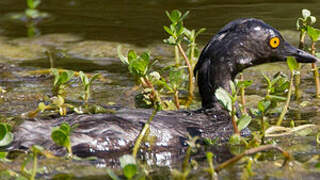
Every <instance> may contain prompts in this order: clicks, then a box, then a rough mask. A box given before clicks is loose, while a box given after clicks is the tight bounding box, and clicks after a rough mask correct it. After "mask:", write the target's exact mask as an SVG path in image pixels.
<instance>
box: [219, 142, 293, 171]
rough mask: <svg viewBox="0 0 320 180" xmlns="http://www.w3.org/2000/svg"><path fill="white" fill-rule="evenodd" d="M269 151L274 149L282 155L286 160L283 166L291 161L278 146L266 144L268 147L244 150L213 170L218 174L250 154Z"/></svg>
mask: <svg viewBox="0 0 320 180" xmlns="http://www.w3.org/2000/svg"><path fill="white" fill-rule="evenodd" d="M270 149H275V150H278V151H280V152H281V153H282V155H283V156H284V157H285V158H286V159H285V161H284V163H283V165H285V163H286V162H287V161H288V160H289V159H291V156H290V154H289V153H288V152H287V151H284V150H283V149H282V148H280V147H278V146H275V145H273V144H268V145H262V146H259V147H256V148H252V149H249V150H246V151H245V152H243V153H241V154H239V155H237V156H234V157H233V158H231V159H229V160H227V161H225V162H223V163H222V164H220V165H219V166H218V167H216V168H215V171H216V172H219V171H221V170H222V169H224V168H226V167H228V166H230V165H232V164H234V163H236V162H238V161H239V160H240V159H241V158H243V157H244V156H248V155H252V154H255V153H258V152H261V151H267V150H270Z"/></svg>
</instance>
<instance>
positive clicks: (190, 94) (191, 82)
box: [177, 44, 194, 107]
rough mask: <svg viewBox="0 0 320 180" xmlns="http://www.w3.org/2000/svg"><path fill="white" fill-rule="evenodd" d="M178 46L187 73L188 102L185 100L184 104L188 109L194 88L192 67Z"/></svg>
mask: <svg viewBox="0 0 320 180" xmlns="http://www.w3.org/2000/svg"><path fill="white" fill-rule="evenodd" d="M177 46H178V49H179V51H180V53H181V54H182V56H183V58H184V60H185V62H186V65H187V67H188V72H189V96H188V100H187V103H186V106H187V107H188V106H189V105H190V104H191V102H192V99H193V90H194V87H193V71H192V67H191V64H190V61H189V59H188V57H187V56H186V54H185V52H184V50H183V49H182V47H181V44H177Z"/></svg>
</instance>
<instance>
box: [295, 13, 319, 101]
mask: <svg viewBox="0 0 320 180" xmlns="http://www.w3.org/2000/svg"><path fill="white" fill-rule="evenodd" d="M301 13H302V17H299V18H298V19H297V22H296V27H297V30H298V31H300V40H299V49H302V50H303V49H304V48H305V47H304V46H305V37H306V32H307V29H308V26H312V25H313V24H314V23H316V18H315V17H314V16H311V12H310V11H309V10H308V9H302V11H301ZM300 69H301V64H300V63H299V64H298V69H297V72H300ZM300 84H301V74H300V73H295V75H294V85H295V98H296V99H301V97H302V90H301V88H300Z"/></svg>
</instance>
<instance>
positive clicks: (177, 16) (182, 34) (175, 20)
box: [163, 10, 205, 107]
mask: <svg viewBox="0 0 320 180" xmlns="http://www.w3.org/2000/svg"><path fill="white" fill-rule="evenodd" d="M188 14H189V11H187V12H185V13H184V14H182V13H181V12H180V11H179V10H173V11H172V12H171V13H169V12H168V11H166V15H167V16H168V18H169V19H170V21H171V24H170V26H163V28H164V30H165V31H166V32H167V33H168V34H169V35H170V36H169V38H167V39H164V40H163V42H164V43H165V44H169V45H172V46H174V47H175V59H176V66H177V67H179V66H180V65H181V62H180V57H179V53H180V54H181V55H182V57H183V59H184V61H185V65H186V66H187V69H188V78H189V79H188V83H189V84H188V92H189V95H188V100H187V102H186V106H187V107H188V106H189V105H190V104H191V102H192V99H193V91H194V83H193V77H194V75H193V67H194V64H195V63H194V62H193V61H195V57H197V56H198V55H199V50H198V47H197V44H196V38H197V37H198V36H199V34H200V33H202V32H203V31H205V29H204V28H202V29H200V30H198V31H196V30H188V29H187V28H186V27H184V25H183V20H184V19H185V18H186V17H187V16H188ZM183 40H184V41H185V42H187V47H188V51H187V52H188V53H187V54H188V55H186V52H185V50H184V49H183V47H182V42H183Z"/></svg>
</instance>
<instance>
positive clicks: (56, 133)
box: [51, 123, 72, 155]
mask: <svg viewBox="0 0 320 180" xmlns="http://www.w3.org/2000/svg"><path fill="white" fill-rule="evenodd" d="M71 130H72V128H71V127H70V125H69V124H68V123H62V124H61V125H60V126H59V127H54V128H52V131H51V139H52V140H53V142H55V143H56V144H57V145H59V146H63V147H65V148H66V149H67V151H68V153H69V154H70V155H72V150H71V141H70V133H71Z"/></svg>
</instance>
